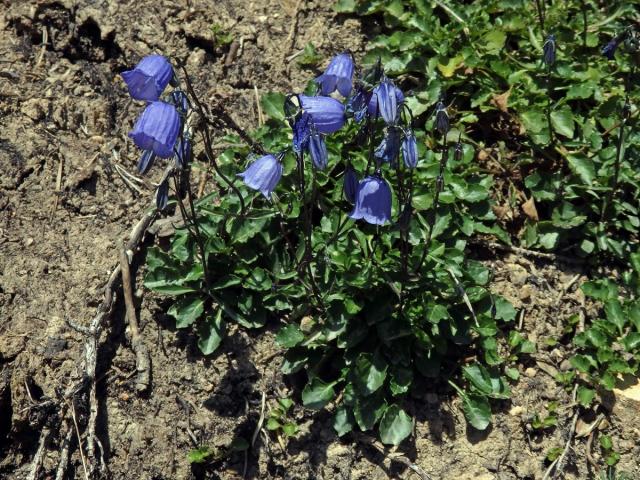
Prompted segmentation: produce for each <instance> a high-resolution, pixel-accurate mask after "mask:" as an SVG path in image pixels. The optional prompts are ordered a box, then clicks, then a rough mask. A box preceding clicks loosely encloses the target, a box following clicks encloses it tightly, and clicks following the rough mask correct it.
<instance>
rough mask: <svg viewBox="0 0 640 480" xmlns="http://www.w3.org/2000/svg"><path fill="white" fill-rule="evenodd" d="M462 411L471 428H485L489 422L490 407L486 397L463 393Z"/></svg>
mask: <svg viewBox="0 0 640 480" xmlns="http://www.w3.org/2000/svg"><path fill="white" fill-rule="evenodd" d="M462 411H463V412H464V416H465V418H466V419H467V422H469V424H471V426H472V427H473V428H476V429H478V430H485V429H486V428H487V427H488V426H489V424H490V423H491V407H490V406H489V400H487V397H484V396H482V395H475V394H469V393H464V394H463V395H462Z"/></svg>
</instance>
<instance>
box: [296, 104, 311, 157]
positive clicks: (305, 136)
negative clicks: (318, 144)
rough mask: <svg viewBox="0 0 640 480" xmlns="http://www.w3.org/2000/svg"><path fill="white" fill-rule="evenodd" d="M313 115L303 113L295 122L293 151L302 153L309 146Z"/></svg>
mask: <svg viewBox="0 0 640 480" xmlns="http://www.w3.org/2000/svg"><path fill="white" fill-rule="evenodd" d="M310 136H311V115H309V114H308V113H303V114H302V115H300V116H299V117H298V118H297V120H296V121H295V122H294V124H293V151H294V152H296V153H300V152H302V151H304V150H306V149H307V147H308V146H309V137H310Z"/></svg>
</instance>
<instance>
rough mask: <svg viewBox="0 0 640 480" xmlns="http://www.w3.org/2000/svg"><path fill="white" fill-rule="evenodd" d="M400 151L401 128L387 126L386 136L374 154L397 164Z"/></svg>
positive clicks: (384, 160)
mask: <svg viewBox="0 0 640 480" xmlns="http://www.w3.org/2000/svg"><path fill="white" fill-rule="evenodd" d="M399 152H400V130H399V129H398V128H397V127H389V128H387V131H386V134H385V136H384V137H383V138H382V141H381V142H380V144H379V145H378V146H377V147H376V149H375V151H374V152H373V156H374V157H375V158H376V159H377V160H379V161H381V162H387V163H390V164H391V165H392V166H395V161H396V158H398V153H399Z"/></svg>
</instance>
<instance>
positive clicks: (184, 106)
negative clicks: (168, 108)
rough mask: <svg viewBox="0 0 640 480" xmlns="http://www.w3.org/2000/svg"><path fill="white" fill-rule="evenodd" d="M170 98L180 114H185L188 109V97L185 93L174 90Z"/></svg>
mask: <svg viewBox="0 0 640 480" xmlns="http://www.w3.org/2000/svg"><path fill="white" fill-rule="evenodd" d="M171 99H172V100H173V104H174V105H175V106H176V108H177V109H178V110H179V111H180V113H181V114H182V115H186V114H187V112H188V111H189V99H188V98H187V94H186V93H184V92H183V91H182V90H174V91H173V92H171Z"/></svg>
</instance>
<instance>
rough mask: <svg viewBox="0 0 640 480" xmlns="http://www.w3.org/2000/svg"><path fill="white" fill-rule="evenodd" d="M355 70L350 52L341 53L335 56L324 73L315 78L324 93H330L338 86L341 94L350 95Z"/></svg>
mask: <svg viewBox="0 0 640 480" xmlns="http://www.w3.org/2000/svg"><path fill="white" fill-rule="evenodd" d="M353 70H354V65H353V58H351V55H350V54H348V53H341V54H340V55H336V56H335V57H333V58H332V59H331V62H330V63H329V66H328V67H327V69H326V70H325V71H324V73H323V74H322V75H320V76H319V77H318V78H316V80H315V81H316V83H317V84H318V85H319V86H320V91H321V93H322V95H329V94H331V93H333V92H334V91H335V90H336V88H337V89H338V91H339V92H340V95H342V96H343V97H346V96H348V95H349V93H351V79H352V77H353Z"/></svg>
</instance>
